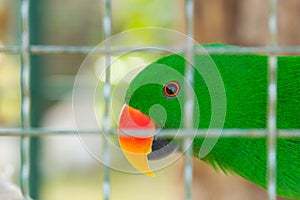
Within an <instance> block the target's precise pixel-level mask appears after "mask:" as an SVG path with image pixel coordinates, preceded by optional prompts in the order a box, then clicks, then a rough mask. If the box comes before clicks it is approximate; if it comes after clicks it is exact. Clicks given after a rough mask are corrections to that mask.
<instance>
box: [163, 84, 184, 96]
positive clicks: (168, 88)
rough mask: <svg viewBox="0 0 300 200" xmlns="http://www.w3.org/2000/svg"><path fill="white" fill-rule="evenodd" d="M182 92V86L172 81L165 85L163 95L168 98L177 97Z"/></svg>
mask: <svg viewBox="0 0 300 200" xmlns="http://www.w3.org/2000/svg"><path fill="white" fill-rule="evenodd" d="M179 92H180V84H179V83H178V82H177V81H170V82H168V83H166V84H165V85H164V88H163V93H164V95H165V96H166V97H176V96H177V95H178V94H179Z"/></svg>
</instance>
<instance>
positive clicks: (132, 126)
mask: <svg viewBox="0 0 300 200" xmlns="http://www.w3.org/2000/svg"><path fill="white" fill-rule="evenodd" d="M154 129H155V124H154V122H153V121H152V120H151V119H150V118H149V117H148V116H147V115H144V114H143V113H141V112H140V111H139V110H136V109H134V108H132V107H130V106H127V105H125V106H124V107H123V109H122V111H121V115H120V119H119V130H120V131H123V132H124V133H126V131H127V132H129V131H130V130H154ZM152 142H153V136H147V137H137V136H132V135H125V134H124V135H119V143H120V147H121V149H122V151H123V154H124V156H125V157H126V159H127V160H128V162H129V163H130V164H131V165H132V166H133V167H134V168H136V169H137V170H139V171H140V172H142V173H144V174H147V175H149V176H152V177H154V176H155V175H154V174H153V172H152V171H151V170H150V168H149V163H148V158H147V155H148V154H149V153H151V151H152V148H151V147H152Z"/></svg>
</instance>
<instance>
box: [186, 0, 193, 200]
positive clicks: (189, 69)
mask: <svg viewBox="0 0 300 200" xmlns="http://www.w3.org/2000/svg"><path fill="white" fill-rule="evenodd" d="M193 19H194V1H193V0H186V12H185V21H186V34H187V36H188V37H187V43H186V46H187V50H186V60H187V61H191V62H193V61H194V51H193V49H194V47H193V44H194V40H193V38H194V20H193ZM185 72H186V79H187V81H188V83H190V85H191V86H193V74H194V73H193V72H194V70H193V66H192V63H189V62H186V70H185ZM185 95H186V99H185V105H184V119H185V121H184V122H185V128H187V129H192V128H193V110H194V109H193V106H194V95H193V90H192V88H191V87H186V93H185ZM191 144H192V138H191V137H187V138H185V140H184V149H186V152H185V168H184V183H185V199H187V200H191V199H192V181H193V160H192V153H193V149H192V147H191V146H190V145H191Z"/></svg>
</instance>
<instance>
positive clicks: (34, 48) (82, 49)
mask: <svg viewBox="0 0 300 200" xmlns="http://www.w3.org/2000/svg"><path fill="white" fill-rule="evenodd" d="M95 47H96V46H55V45H31V46H30V48H29V52H30V53H31V54H36V55H41V54H64V55H66V54H89V53H90V52H91V51H93V50H94V52H96V53H99V54H106V53H110V54H120V53H125V52H130V51H156V52H161V50H160V49H168V50H170V51H174V52H184V51H186V47H175V46H174V47H168V46H161V47H159V48H160V49H159V48H157V49H155V48H149V47H138V46H137V47H130V48H118V49H117V48H113V47H112V48H111V49H110V50H109V52H107V50H105V49H104V48H103V49H100V48H98V49H95ZM205 50H206V52H207V53H215V54H269V53H275V54H276V53H277V54H278V53H288V54H290V53H294V54H300V46H257V47H237V46H236V47H235V46H230V47H205ZM0 52H1V53H9V54H19V53H21V47H20V46H0ZM195 52H196V53H203V51H202V48H200V47H199V48H197V47H196V48H195Z"/></svg>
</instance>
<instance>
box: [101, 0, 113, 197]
mask: <svg viewBox="0 0 300 200" xmlns="http://www.w3.org/2000/svg"><path fill="white" fill-rule="evenodd" d="M111 29H112V16H111V0H105V11H104V17H103V31H104V39H105V40H106V41H105V50H106V54H105V66H106V71H105V85H104V88H103V96H104V101H105V114H104V134H106V135H108V134H111V121H110V108H109V107H110V94H111V83H110V81H111V78H110V53H109V52H110V42H109V40H107V39H108V38H109V37H110V36H111ZM103 141H104V143H103V151H102V152H103V157H104V162H105V163H106V165H107V166H104V170H103V171H104V182H103V194H104V200H109V199H110V191H111V188H110V168H109V163H110V150H109V146H108V142H107V141H106V140H103Z"/></svg>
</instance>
